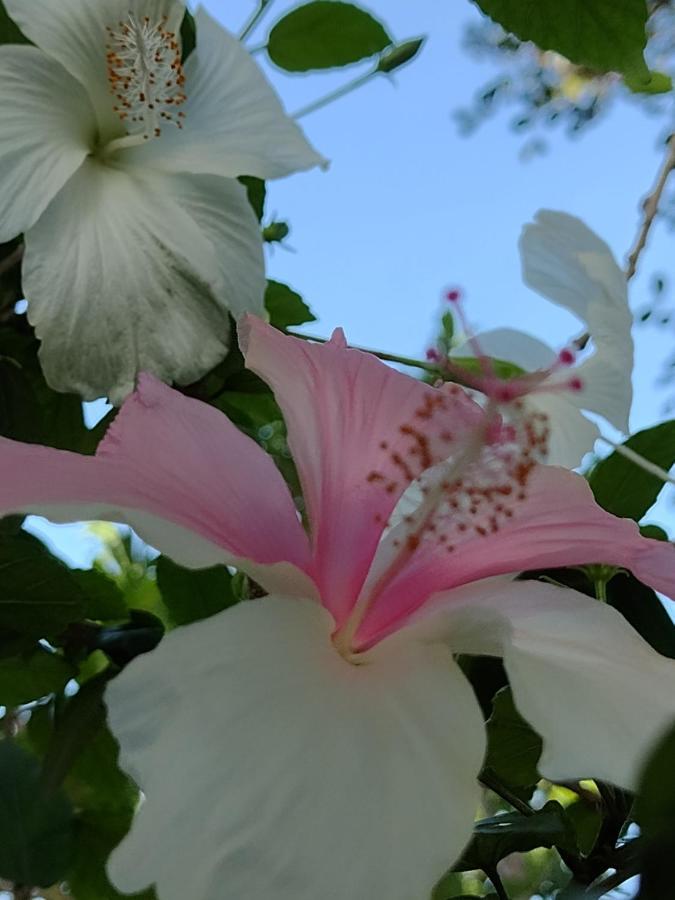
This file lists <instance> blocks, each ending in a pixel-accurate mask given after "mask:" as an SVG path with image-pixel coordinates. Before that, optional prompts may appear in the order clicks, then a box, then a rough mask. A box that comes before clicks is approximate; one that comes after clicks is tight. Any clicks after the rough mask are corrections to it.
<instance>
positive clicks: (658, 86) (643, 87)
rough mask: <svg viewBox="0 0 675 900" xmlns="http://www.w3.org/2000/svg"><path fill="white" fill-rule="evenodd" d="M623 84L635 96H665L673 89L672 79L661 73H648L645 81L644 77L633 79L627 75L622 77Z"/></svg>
mask: <svg viewBox="0 0 675 900" xmlns="http://www.w3.org/2000/svg"><path fill="white" fill-rule="evenodd" d="M623 83H624V84H625V85H626V87H627V88H628V89H629V90H631V91H633V93H635V94H667V93H668V91H670V90H672V87H673V80H672V78H671V77H670V75H666V74H664V73H663V72H650V73H649V77H648V78H647V80H646V81H645V79H644V77H638V78H635V77H634V76H633V75H631V74H627V75H624V77H623Z"/></svg>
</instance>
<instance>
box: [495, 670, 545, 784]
mask: <svg viewBox="0 0 675 900" xmlns="http://www.w3.org/2000/svg"><path fill="white" fill-rule="evenodd" d="M492 703H493V710H492V715H491V716H490V718H489V719H488V721H487V724H486V728H487V735H488V751H487V756H486V757H485V768H486V769H489V770H491V771H492V772H493V773H494V774H495V775H496V776H497V778H498V779H499V781H501V782H502V783H503V784H505V785H506V786H507V787H529V786H530V785H534V784H536V783H537V782H538V781H539V778H540V775H539V771H538V769H537V763H538V761H539V757H540V756H541V750H542V740H541V738H540V737H539V735H538V734H537V733H536V731H533V729H532V728H531V727H530V726H529V725H528V724H527V722H526V721H525V719H523V717H522V716H521V715H520V713H519V712H518V710H517V709H516V708H515V706H514V704H513V694H512V693H511V688H510V687H505V688H502V690H500V691H498V692H497V693H496V694H495V696H494V699H493V701H492Z"/></svg>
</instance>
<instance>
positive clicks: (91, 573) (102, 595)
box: [70, 569, 127, 622]
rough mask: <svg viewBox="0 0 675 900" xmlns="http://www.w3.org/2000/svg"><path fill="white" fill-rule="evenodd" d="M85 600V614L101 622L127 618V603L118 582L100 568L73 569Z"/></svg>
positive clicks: (71, 572)
mask: <svg viewBox="0 0 675 900" xmlns="http://www.w3.org/2000/svg"><path fill="white" fill-rule="evenodd" d="M70 574H71V575H72V577H73V579H74V580H75V581H76V582H77V584H78V586H79V588H80V590H81V591H82V594H83V595H84V597H85V601H84V611H83V612H84V616H85V617H86V618H87V619H95V620H97V621H99V622H101V621H109V620H111V619H126V617H127V605H126V603H125V601H124V594H123V593H122V591H121V590H120V588H119V587H118V586H117V584H116V583H115V582H114V581H113V580H112V578H108V576H107V575H105V574H104V573H103V572H100V571H99V570H98V569H87V570H85V569H71V570H70Z"/></svg>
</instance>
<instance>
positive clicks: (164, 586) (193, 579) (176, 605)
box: [157, 556, 237, 626]
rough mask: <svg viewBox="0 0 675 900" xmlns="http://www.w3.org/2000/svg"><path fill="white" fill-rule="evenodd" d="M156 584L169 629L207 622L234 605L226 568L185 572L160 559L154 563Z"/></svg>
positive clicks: (218, 567) (234, 597)
mask: <svg viewBox="0 0 675 900" xmlns="http://www.w3.org/2000/svg"><path fill="white" fill-rule="evenodd" d="M157 583H158V585H159V590H160V592H161V594H162V600H163V601H164V605H165V606H166V608H167V609H168V610H169V615H170V624H171V625H172V626H177V625H188V624H189V623H190V622H197V621H199V620H200V619H207V618H208V617H209V616H213V615H215V613H218V612H221V611H222V610H224V609H227V608H228V606H232V605H233V604H234V603H236V602H237V598H236V596H235V594H234V592H233V590H232V576H231V575H230V573H229V571H228V570H227V567H226V566H213V567H212V568H210V569H185V568H183V566H179V565H178V564H177V563H175V562H173V561H172V560H170V559H169V558H168V557H166V556H161V557H160V558H159V560H158V562H157Z"/></svg>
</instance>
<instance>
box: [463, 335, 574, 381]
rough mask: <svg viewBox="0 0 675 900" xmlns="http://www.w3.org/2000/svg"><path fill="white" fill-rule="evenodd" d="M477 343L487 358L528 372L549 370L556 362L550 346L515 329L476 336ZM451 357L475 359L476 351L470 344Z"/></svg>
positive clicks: (464, 345)
mask: <svg viewBox="0 0 675 900" xmlns="http://www.w3.org/2000/svg"><path fill="white" fill-rule="evenodd" d="M476 341H477V342H478V344H479V345H480V349H481V351H482V352H483V353H484V354H485V355H486V356H492V357H493V358H494V359H503V360H504V361H505V362H511V363H515V365H517V366H520V368H521V369H524V370H525V371H526V372H534V371H536V370H537V369H548V368H549V367H550V366H552V365H553V363H554V362H555V361H556V354H555V352H554V351H553V350H551V348H550V347H549V346H548V344H545V343H544V342H543V341H540V340H538V339H537V338H534V337H532V336H531V335H529V334H525V332H523V331H516V330H515V328H494V329H492V330H491V331H483V332H481V333H480V334H477V335H476ZM450 355H451V356H459V357H462V356H470V357H473V356H474V355H475V354H474V351H473V348H472V346H471V344H470V343H469V342H467V343H465V344H462V345H461V346H459V347H457V348H456V349H454V350H453V351H452V353H451V354H450Z"/></svg>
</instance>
